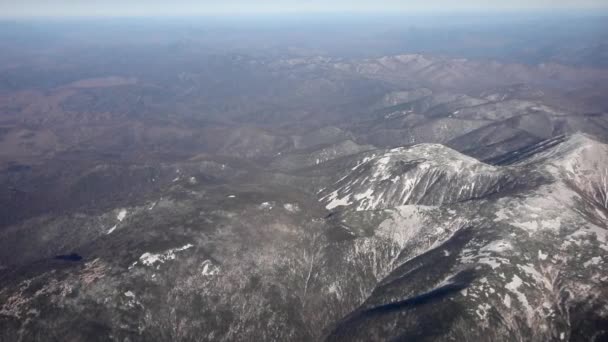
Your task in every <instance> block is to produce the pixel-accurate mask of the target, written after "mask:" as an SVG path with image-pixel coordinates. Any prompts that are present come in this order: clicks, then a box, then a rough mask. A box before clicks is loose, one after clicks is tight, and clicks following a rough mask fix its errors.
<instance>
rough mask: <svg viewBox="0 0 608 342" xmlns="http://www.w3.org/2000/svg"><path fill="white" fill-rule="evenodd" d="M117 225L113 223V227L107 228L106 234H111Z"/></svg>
mask: <svg viewBox="0 0 608 342" xmlns="http://www.w3.org/2000/svg"><path fill="white" fill-rule="evenodd" d="M117 226H118V225H117V224H115V225H114V227H112V228H110V229H109V230H108V231H107V232H106V234H112V232H113V231H115V230H116V227H117Z"/></svg>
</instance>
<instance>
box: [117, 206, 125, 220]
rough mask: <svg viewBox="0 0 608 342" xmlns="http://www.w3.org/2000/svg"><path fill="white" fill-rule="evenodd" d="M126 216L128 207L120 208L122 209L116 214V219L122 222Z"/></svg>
mask: <svg viewBox="0 0 608 342" xmlns="http://www.w3.org/2000/svg"><path fill="white" fill-rule="evenodd" d="M125 217H127V209H120V211H119V212H118V215H117V216H116V219H117V220H118V221H120V222H122V220H124V219H125Z"/></svg>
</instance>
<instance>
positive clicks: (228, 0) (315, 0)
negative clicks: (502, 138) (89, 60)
mask: <svg viewBox="0 0 608 342" xmlns="http://www.w3.org/2000/svg"><path fill="white" fill-rule="evenodd" d="M565 9H580V10H589V9H591V10H593V9H602V10H606V9H608V0H503V1H499V0H494V1H481V0H460V1H457V0H451V1H450V0H0V16H4V17H14V16H16V17H29V16H53V17H54V16H179V15H205V14H258V13H283V12H288V13H289V12H291V13H293V12H296V13H317V12H327V13H334V12H366V13H369V12H435V11H440V12H451V11H458V12H463V11H504V10H509V11H513V10H546V11H555V10H565Z"/></svg>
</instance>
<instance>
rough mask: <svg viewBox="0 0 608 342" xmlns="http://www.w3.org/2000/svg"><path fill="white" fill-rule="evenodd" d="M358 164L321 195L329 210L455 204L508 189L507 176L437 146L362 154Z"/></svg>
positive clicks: (494, 168)
mask: <svg viewBox="0 0 608 342" xmlns="http://www.w3.org/2000/svg"><path fill="white" fill-rule="evenodd" d="M358 158H359V159H357V161H356V165H355V166H354V167H352V168H351V169H349V170H347V171H346V173H345V174H343V175H342V176H341V177H340V178H339V179H338V180H337V181H335V183H334V184H332V185H331V186H329V187H327V188H326V189H324V190H323V191H322V192H321V193H320V198H321V201H323V202H324V203H325V205H326V208H327V209H329V210H333V209H336V208H338V207H340V206H351V207H353V208H356V210H371V209H383V208H391V207H395V206H399V205H405V204H427V205H438V204H443V203H454V202H458V201H464V200H469V199H472V198H476V197H481V196H485V195H488V194H491V193H494V192H498V191H500V190H501V189H504V188H505V187H509V186H511V185H512V177H511V173H510V172H509V170H508V169H501V168H497V167H495V166H491V165H487V164H484V163H482V162H479V161H477V160H475V159H473V158H470V157H468V156H465V155H463V154H460V153H458V152H456V151H454V150H452V149H450V148H447V147H445V146H443V145H439V144H420V145H416V146H413V147H410V148H403V147H402V148H395V149H391V150H388V151H380V152H375V153H367V154H364V155H360V156H359V157H358Z"/></svg>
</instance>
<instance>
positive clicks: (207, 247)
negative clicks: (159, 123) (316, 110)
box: [0, 135, 608, 341]
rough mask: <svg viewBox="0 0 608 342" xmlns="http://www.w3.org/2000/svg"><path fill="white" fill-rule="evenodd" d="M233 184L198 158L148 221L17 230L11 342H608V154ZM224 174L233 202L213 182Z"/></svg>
mask: <svg viewBox="0 0 608 342" xmlns="http://www.w3.org/2000/svg"><path fill="white" fill-rule="evenodd" d="M222 165H224V164H223V163H219V162H214V161H213V160H208V159H205V158H204V157H202V156H201V157H200V158H193V159H192V160H190V161H189V163H188V165H181V166H180V170H181V171H180V174H179V177H175V178H176V179H175V181H172V180H169V181H168V184H165V185H164V187H163V188H162V190H161V191H160V193H155V194H153V195H151V196H148V197H147V198H145V200H142V201H140V202H139V203H132V204H128V205H127V204H126V205H125V206H123V207H117V208H115V209H112V210H108V211H106V212H104V213H103V214H96V213H85V212H78V213H72V214H69V215H48V216H45V217H39V218H36V219H31V220H27V221H25V222H22V223H20V224H18V225H15V226H11V227H9V228H8V229H5V230H3V232H2V234H3V238H2V239H0V241H1V242H2V244H3V245H2V246H1V247H2V251H3V253H2V254H0V265H1V266H2V268H1V269H0V282H1V283H2V286H1V287H0V331H1V332H2V333H1V334H2V335H0V340H7V341H10V340H15V337H16V336H22V338H23V339H24V340H41V339H43V337H46V336H51V338H53V337H57V338H59V337H60V336H61V337H62V340H66V341H79V340H111V339H115V340H124V339H127V338H128V339H129V340H131V341H150V340H184V341H189V340H201V339H202V340H223V341H230V340H234V339H245V340H292V341H310V340H322V339H324V338H325V339H328V340H349V341H351V340H352V341H354V340H361V341H363V340H365V341H367V340H390V339H405V340H454V339H456V340H468V341H501V340H503V341H507V340H514V339H515V340H517V339H525V340H533V341H546V340H556V341H559V340H561V338H562V337H563V338H564V339H571V340H589V339H591V338H592V337H593V336H596V337H599V338H601V337H604V336H605V334H606V332H605V331H604V330H603V329H604V328H602V326H605V323H606V317H607V315H608V313H606V309H605V308H606V302H605V300H606V298H608V297H607V294H606V292H605V291H606V290H605V288H608V287H607V286H606V285H607V284H606V282H607V281H608V278H606V274H607V272H606V262H607V261H608V260H606V259H605V256H606V248H608V247H607V246H608V241H607V240H606V239H607V234H606V232H607V230H606V229H607V227H606V223H607V219H606V217H608V211H607V210H608V208H607V207H606V204H605V203H606V197H605V194H606V191H605V189H606V186H605V184H606V181H607V180H606V179H607V177H608V176H604V175H605V172H606V171H605V168H606V165H608V149H607V147H606V145H603V144H601V143H598V142H596V141H594V140H592V139H590V138H589V137H587V136H583V135H575V136H573V137H569V138H568V139H566V140H564V141H563V142H561V143H558V144H556V145H555V144H554V145H553V146H551V147H549V148H544V149H538V150H537V151H536V153H531V154H528V156H527V157H526V158H522V159H518V160H515V161H513V163H512V165H508V166H500V165H489V164H485V163H482V162H480V161H478V160H475V159H473V158H471V157H467V156H465V155H463V154H460V153H458V152H456V151H454V150H452V149H450V148H447V147H444V146H441V145H435V144H423V145H417V146H413V147H407V148H397V149H391V150H373V151H367V152H362V153H358V154H354V155H348V156H342V157H340V158H336V159H332V160H329V161H326V162H324V163H320V164H318V165H312V166H310V167H307V168H302V169H299V170H298V171H297V172H293V173H283V174H279V173H277V174H275V175H274V176H265V177H266V178H259V177H258V176H256V174H257V173H264V174H268V173H269V172H262V171H260V170H256V169H253V168H250V167H248V166H247V164H242V165H237V164H234V163H233V164H230V165H229V167H228V166H225V167H224V168H222ZM228 168H230V170H229V175H228V176H227V177H229V179H230V182H229V183H222V182H220V181H208V180H206V179H205V178H202V177H200V174H199V173H198V172H201V170H205V172H207V173H209V174H212V175H214V176H215V177H216V179H220V180H221V177H222V176H223V175H224V172H225V171H224V170H225V169H228ZM340 171H341V172H340ZM226 172H228V171H226ZM603 172H604V173H603ZM224 176H226V175H224ZM193 177H194V178H193ZM256 177H258V178H256ZM261 179H264V180H265V181H264V182H263V183H259V182H260V180H261ZM286 179H289V180H288V181H287V180H286ZM311 179H316V181H315V182H311V181H310V180H311ZM306 183H309V184H306ZM473 183H475V185H474V186H473ZM299 184H302V185H301V186H300V185H299ZM317 184H318V186H317ZM322 187H325V189H324V190H322V191H321V192H319V193H318V194H316V193H315V192H316V191H314V190H315V188H316V190H320V188H322ZM401 193H404V194H405V193H409V195H408V196H407V197H406V196H405V195H400V194H401ZM334 194H335V196H334ZM363 195H365V196H363ZM334 197H335V198H334ZM335 201H337V202H339V204H340V205H335V206H331V208H330V210H328V208H327V206H328V205H329V204H331V203H334V204H336V202H335ZM17 231H28V232H31V234H30V235H29V236H30V239H29V241H26V240H24V239H21V240H19V239H10V238H7V237H9V236H10V235H11V234H13V233H12V232H17ZM58 233H61V234H59V235H57V234H58ZM33 245H35V246H38V247H39V248H37V249H35V251H34V252H33V254H29V253H31V252H28V253H26V252H25V250H26V249H25V246H33ZM70 253H77V254H78V255H79V256H81V257H82V258H83V259H82V260H74V261H70V260H65V259H55V258H54V257H55V256H57V255H69V254H70Z"/></svg>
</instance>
